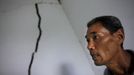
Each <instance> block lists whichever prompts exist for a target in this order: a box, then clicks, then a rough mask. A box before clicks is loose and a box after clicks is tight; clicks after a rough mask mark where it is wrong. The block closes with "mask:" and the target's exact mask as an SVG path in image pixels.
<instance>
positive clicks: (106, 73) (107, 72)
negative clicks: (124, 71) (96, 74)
mask: <svg viewBox="0 0 134 75" xmlns="http://www.w3.org/2000/svg"><path fill="white" fill-rule="evenodd" d="M104 75H112V72H111V71H110V70H108V68H106V69H105V70H104Z"/></svg>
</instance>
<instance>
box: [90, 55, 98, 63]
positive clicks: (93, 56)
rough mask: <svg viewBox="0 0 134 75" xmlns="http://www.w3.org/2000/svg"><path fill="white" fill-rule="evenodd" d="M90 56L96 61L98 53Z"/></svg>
mask: <svg viewBox="0 0 134 75" xmlns="http://www.w3.org/2000/svg"><path fill="white" fill-rule="evenodd" d="M91 56H92V59H93V60H94V61H96V60H97V57H98V56H99V55H98V54H91Z"/></svg>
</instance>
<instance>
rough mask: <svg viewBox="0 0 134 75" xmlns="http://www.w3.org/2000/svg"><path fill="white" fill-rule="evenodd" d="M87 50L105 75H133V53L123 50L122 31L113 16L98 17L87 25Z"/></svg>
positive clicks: (118, 21)
mask: <svg viewBox="0 0 134 75" xmlns="http://www.w3.org/2000/svg"><path fill="white" fill-rule="evenodd" d="M87 27H88V30H87V34H86V39H87V43H88V45H87V48H88V49H89V52H90V55H91V56H92V59H93V60H94V63H95V65H105V66H106V67H107V68H106V70H105V73H104V74H105V75H134V53H133V52H132V51H130V50H125V49H124V48H123V41H124V29H123V26H122V25H121V22H120V20H119V19H118V18H117V17H114V16H100V17H96V18H94V19H93V20H91V21H90V22H89V23H88V24H87Z"/></svg>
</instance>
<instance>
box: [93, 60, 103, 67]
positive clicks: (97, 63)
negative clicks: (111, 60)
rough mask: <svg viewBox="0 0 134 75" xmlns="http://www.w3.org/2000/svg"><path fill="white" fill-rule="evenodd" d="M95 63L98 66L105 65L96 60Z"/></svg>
mask: <svg viewBox="0 0 134 75" xmlns="http://www.w3.org/2000/svg"><path fill="white" fill-rule="evenodd" d="M94 64H95V65H96V66H102V65H104V64H102V63H100V62H96V61H94Z"/></svg>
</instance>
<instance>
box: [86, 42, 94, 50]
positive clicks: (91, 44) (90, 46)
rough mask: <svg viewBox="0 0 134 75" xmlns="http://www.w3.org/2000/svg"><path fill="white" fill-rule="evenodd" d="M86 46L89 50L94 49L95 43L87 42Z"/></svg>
mask: <svg viewBox="0 0 134 75" xmlns="http://www.w3.org/2000/svg"><path fill="white" fill-rule="evenodd" d="M87 48H88V49H89V50H94V49H95V44H94V43H89V44H88V46H87Z"/></svg>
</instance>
